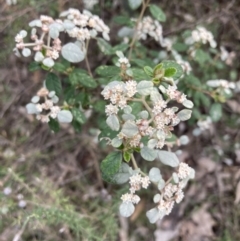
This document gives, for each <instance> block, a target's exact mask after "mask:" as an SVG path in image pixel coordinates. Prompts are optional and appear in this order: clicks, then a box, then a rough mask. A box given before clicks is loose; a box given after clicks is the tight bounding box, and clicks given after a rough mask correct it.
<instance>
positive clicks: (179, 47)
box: [173, 43, 189, 52]
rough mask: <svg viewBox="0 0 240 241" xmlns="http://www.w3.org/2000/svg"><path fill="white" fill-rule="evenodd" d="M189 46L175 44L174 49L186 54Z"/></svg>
mask: <svg viewBox="0 0 240 241" xmlns="http://www.w3.org/2000/svg"><path fill="white" fill-rule="evenodd" d="M188 48H189V46H188V45H187V44H184V43H175V44H173V49H175V50H176V51H178V52H186V51H187V50H188Z"/></svg>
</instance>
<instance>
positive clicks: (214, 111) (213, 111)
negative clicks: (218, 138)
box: [209, 103, 222, 122]
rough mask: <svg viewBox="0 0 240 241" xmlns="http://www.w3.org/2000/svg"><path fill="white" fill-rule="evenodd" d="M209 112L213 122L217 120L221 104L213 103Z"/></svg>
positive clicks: (219, 115)
mask: <svg viewBox="0 0 240 241" xmlns="http://www.w3.org/2000/svg"><path fill="white" fill-rule="evenodd" d="M209 114H210V117H211V119H212V121H213V122H217V121H219V120H220V119H221V117H222V105H221V104H220V103H214V104H213V105H212V106H211V108H210V111H209Z"/></svg>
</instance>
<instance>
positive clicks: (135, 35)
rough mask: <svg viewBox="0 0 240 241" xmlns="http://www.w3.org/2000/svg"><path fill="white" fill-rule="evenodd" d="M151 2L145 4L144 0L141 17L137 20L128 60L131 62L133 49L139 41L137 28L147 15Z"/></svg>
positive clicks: (148, 0)
mask: <svg viewBox="0 0 240 241" xmlns="http://www.w3.org/2000/svg"><path fill="white" fill-rule="evenodd" d="M150 1H151V0H147V1H146V2H145V0H144V1H143V3H142V9H141V13H140V15H139V17H138V20H137V22H136V25H135V30H134V35H133V38H132V41H131V43H130V49H129V54H128V59H129V60H130V59H131V57H132V51H133V47H134V45H135V42H136V40H137V27H138V25H139V23H140V22H141V20H142V18H143V15H144V13H145V11H146V9H147V7H148V4H149V3H150Z"/></svg>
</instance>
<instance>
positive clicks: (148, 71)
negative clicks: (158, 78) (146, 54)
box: [143, 66, 153, 77]
mask: <svg viewBox="0 0 240 241" xmlns="http://www.w3.org/2000/svg"><path fill="white" fill-rule="evenodd" d="M143 69H144V71H145V73H146V74H147V75H148V76H150V77H153V69H152V68H151V67H149V66H145V67H144V68H143Z"/></svg>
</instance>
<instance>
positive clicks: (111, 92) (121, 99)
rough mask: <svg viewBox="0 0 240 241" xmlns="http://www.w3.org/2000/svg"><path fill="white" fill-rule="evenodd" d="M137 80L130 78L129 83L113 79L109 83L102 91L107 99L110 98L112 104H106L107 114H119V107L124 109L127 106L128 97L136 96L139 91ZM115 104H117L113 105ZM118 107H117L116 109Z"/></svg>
mask: <svg viewBox="0 0 240 241" xmlns="http://www.w3.org/2000/svg"><path fill="white" fill-rule="evenodd" d="M136 87H137V82H136V81H134V80H129V81H128V82H127V83H123V82H119V81H113V82H111V83H110V84H108V85H107V86H106V87H105V88H104V90H103V91H102V95H103V97H104V99H105V100H110V101H111V103H112V105H109V106H108V105H107V106H106V114H107V115H108V116H109V115H111V114H117V112H118V111H116V110H118V108H121V109H123V108H124V107H126V106H127V100H128V98H131V97H133V96H134V94H135V93H136V92H137V88H136ZM113 105H115V106H113ZM116 107H117V109H116Z"/></svg>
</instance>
